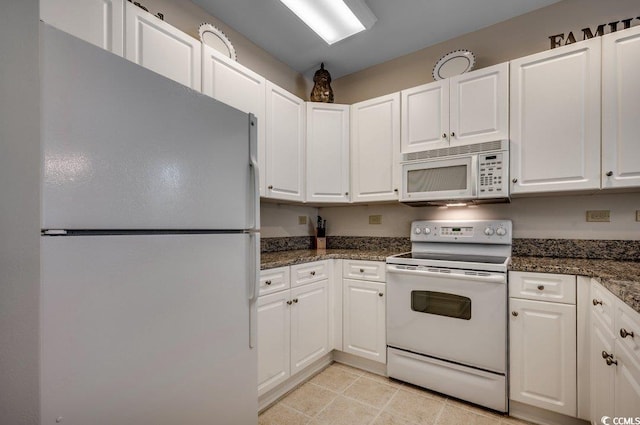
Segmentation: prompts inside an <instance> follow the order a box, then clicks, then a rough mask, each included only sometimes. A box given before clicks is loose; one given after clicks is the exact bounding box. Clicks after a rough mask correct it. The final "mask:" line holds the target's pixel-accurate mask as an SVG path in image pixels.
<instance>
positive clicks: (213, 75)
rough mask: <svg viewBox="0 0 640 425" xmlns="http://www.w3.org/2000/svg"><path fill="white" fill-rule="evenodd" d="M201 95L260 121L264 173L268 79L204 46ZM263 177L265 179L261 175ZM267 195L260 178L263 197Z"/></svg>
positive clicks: (260, 153) (259, 137)
mask: <svg viewBox="0 0 640 425" xmlns="http://www.w3.org/2000/svg"><path fill="white" fill-rule="evenodd" d="M202 92H203V93H204V94H206V95H208V96H211V97H213V98H214V99H217V100H219V101H221V102H224V103H226V104H227V105H230V106H233V107H234V108H236V109H239V110H241V111H242V112H246V113H252V114H253V115H255V116H256V118H257V119H258V157H259V158H258V164H259V166H261V168H260V172H261V173H264V164H265V161H266V156H265V136H266V125H265V124H266V112H265V111H266V101H265V94H266V80H265V79H264V77H262V76H261V75H258V74H256V73H255V72H253V71H251V70H250V69H248V68H247V67H245V66H242V65H240V64H239V63H238V62H236V61H234V60H232V59H229V58H228V57H226V56H225V55H223V54H222V53H220V52H218V51H217V50H215V49H214V48H212V47H210V46H207V45H206V44H203V45H202ZM261 177H263V176H261ZM265 193H266V184H265V180H264V178H261V179H260V195H261V196H264V195H265Z"/></svg>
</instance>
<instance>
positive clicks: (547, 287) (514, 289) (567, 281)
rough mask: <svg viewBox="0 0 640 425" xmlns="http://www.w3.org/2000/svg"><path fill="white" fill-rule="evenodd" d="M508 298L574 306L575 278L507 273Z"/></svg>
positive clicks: (547, 274)
mask: <svg viewBox="0 0 640 425" xmlns="http://www.w3.org/2000/svg"><path fill="white" fill-rule="evenodd" d="M509 296H510V297H512V298H524V299H527V300H537V301H548V302H555V303H564V304H575V303H576V277H575V276H572V275H564V274H551V273H528V272H509Z"/></svg>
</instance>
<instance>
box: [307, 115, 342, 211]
mask: <svg viewBox="0 0 640 425" xmlns="http://www.w3.org/2000/svg"><path fill="white" fill-rule="evenodd" d="M348 192H349V105H335V104H330V103H314V102H307V201H308V202H348V201H349V193H348Z"/></svg>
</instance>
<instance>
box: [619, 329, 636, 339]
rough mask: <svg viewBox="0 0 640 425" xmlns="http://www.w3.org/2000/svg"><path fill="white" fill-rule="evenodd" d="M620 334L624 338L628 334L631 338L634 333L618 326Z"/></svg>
mask: <svg viewBox="0 0 640 425" xmlns="http://www.w3.org/2000/svg"><path fill="white" fill-rule="evenodd" d="M620 336H621V337H623V338H626V337H628V336H630V337H631V338H633V336H634V334H633V331H631V332H629V331H628V330H626V329H625V328H620Z"/></svg>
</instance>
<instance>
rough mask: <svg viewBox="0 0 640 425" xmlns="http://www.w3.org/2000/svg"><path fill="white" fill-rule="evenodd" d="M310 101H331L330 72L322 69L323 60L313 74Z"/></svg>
mask: <svg viewBox="0 0 640 425" xmlns="http://www.w3.org/2000/svg"><path fill="white" fill-rule="evenodd" d="M313 83H314V84H313V89H312V90H311V101H312V102H324V103H333V89H331V74H329V71H327V70H326V69H324V62H323V63H321V64H320V69H319V70H317V71H316V73H315V74H314V76H313Z"/></svg>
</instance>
